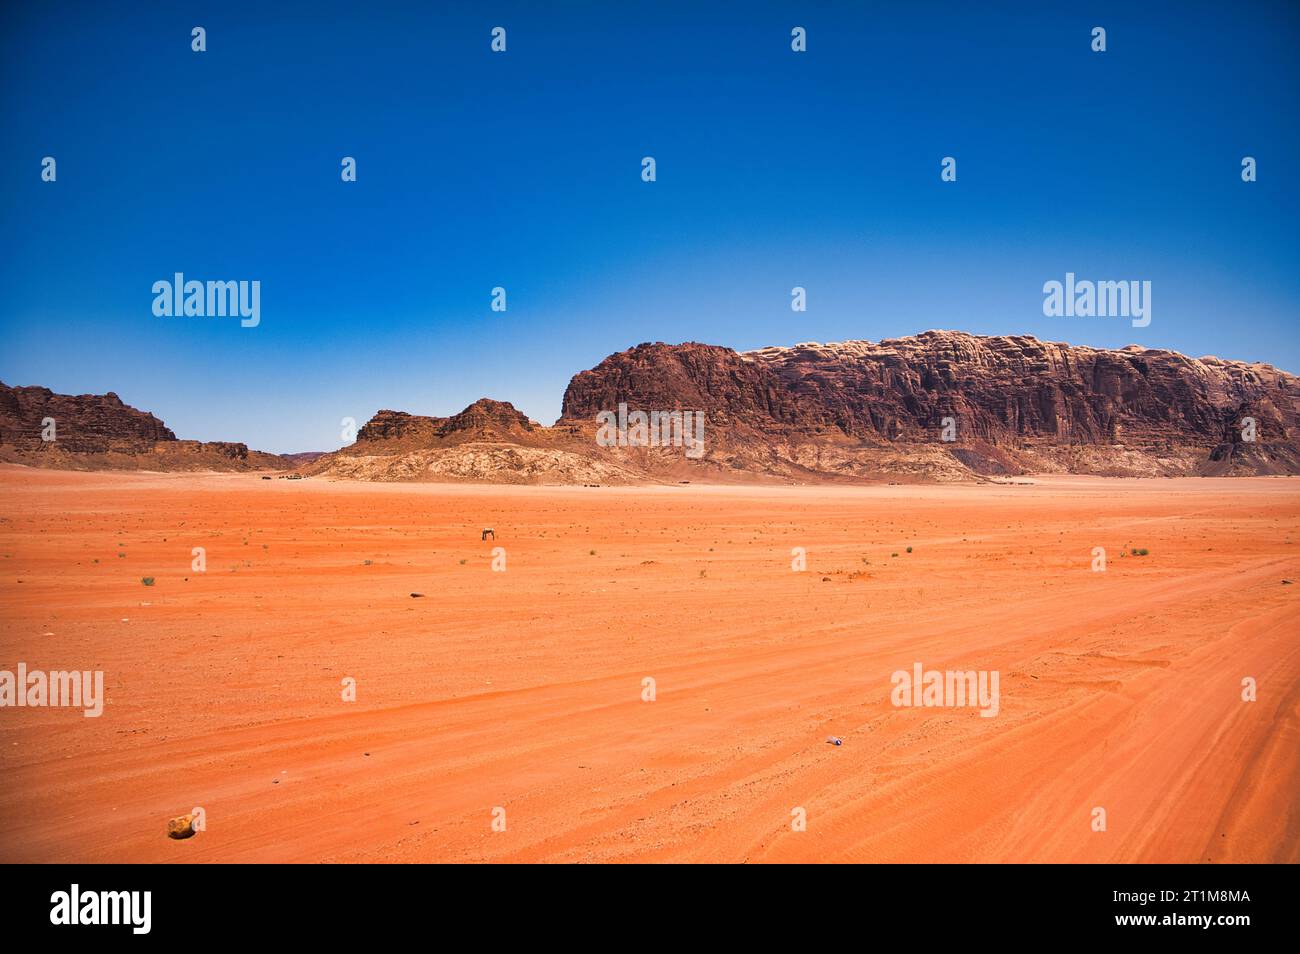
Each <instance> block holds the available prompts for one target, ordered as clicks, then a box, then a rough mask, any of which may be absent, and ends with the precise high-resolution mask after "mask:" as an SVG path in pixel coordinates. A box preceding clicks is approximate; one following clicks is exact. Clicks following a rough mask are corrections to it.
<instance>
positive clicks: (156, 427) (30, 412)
mask: <svg viewBox="0 0 1300 954" xmlns="http://www.w3.org/2000/svg"><path fill="white" fill-rule="evenodd" d="M46 418H52V419H53V420H54V428H55V430H54V433H55V435H56V437H57V439H58V440H59V441H61V442H63V447H64V449H65V450H67V451H69V452H73V453H100V452H103V451H109V450H112V449H114V448H120V449H123V450H125V449H129V448H130V447H133V446H136V447H140V448H142V449H143V448H148V447H151V446H152V445H153V443H154V442H155V441H174V440H176V435H175V434H173V433H172V432H171V431H170V430H168V429H167V428H166V427H165V426H164V425H163V422H162V421H160V420H158V418H156V417H154V416H153V415H152V414H147V413H145V412H144V411H138V410H136V409H135V408H133V407H131V406H129V405H127V404H123V403H122V399H121V398H119V397H118V396H117V395H116V394H114V393H113V392H112V391H110V392H109V393H108V394H80V395H76V396H73V395H71V394H55V393H54V392H53V391H51V390H50V389H49V388H37V387H27V388H12V387H9V386H8V385H6V384H3V383H0V444H11V445H14V446H36V445H40V444H43V443H46V442H44V441H42V439H41V432H42V429H43V428H44V424H43V422H44V420H45V419H46Z"/></svg>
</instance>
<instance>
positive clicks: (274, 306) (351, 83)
mask: <svg viewBox="0 0 1300 954" xmlns="http://www.w3.org/2000/svg"><path fill="white" fill-rule="evenodd" d="M273 6H274V7H275V9H271V8H272V7H273ZM710 6H711V10H706V9H703V7H704V5H703V4H700V3H673V2H662V0H656V2H640V3H622V2H621V3H618V4H596V3H590V4H583V3H569V4H565V3H557V4H538V3H518V4H503V3H495V4H489V3H455V4H444V3H428V2H420V3H409V4H399V3H381V2H376V3H369V4H367V3H339V4H335V3H332V2H319V3H311V4H302V5H288V4H280V5H272V4H269V3H232V2H223V3H186V2H173V0H168V2H153V3H147V2H146V3H116V2H96V3H84V4H83V3H60V2H47V3H41V4H35V3H24V4H16V3H13V4H3V8H2V9H3V12H2V13H0V116H2V117H3V136H0V209H3V218H4V226H5V227H4V228H3V230H2V231H0V291H2V294H0V380H3V381H4V382H5V383H7V384H41V385H45V386H47V387H50V388H53V389H54V390H56V391H61V392H71V393H85V392H97V393H98V392H104V391H108V390H113V391H116V392H117V393H118V394H120V395H121V396H122V398H123V399H124V400H126V401H127V402H128V403H131V404H134V405H136V406H137V407H141V408H144V409H147V410H151V411H153V412H155V413H156V414H158V415H159V416H160V417H162V418H163V419H164V420H165V421H166V422H167V424H168V425H169V426H170V427H171V428H172V429H173V430H175V431H176V432H177V434H178V435H179V436H181V437H185V438H196V439H202V440H218V439H224V440H240V441H246V442H247V443H249V444H250V445H251V446H254V447H258V448H261V449H266V450H272V451H294V450H307V449H315V450H326V449H333V448H335V447H337V446H339V444H340V443H341V441H340V435H339V420H340V418H342V417H344V416H353V417H355V418H356V419H357V420H358V422H364V421H365V420H366V419H367V418H368V417H369V416H370V415H371V414H372V413H373V412H374V411H375V410H377V409H378V408H381V407H390V408H397V409H401V410H407V411H411V412H414V413H425V414H440V415H445V414H450V413H454V412H456V411H458V410H460V409H461V408H462V407H463V406H465V405H466V404H468V403H469V402H471V401H472V400H474V399H475V398H478V397H481V396H490V397H494V398H498V399H501V400H509V401H512V402H513V403H514V404H515V405H516V406H517V407H519V408H520V409H521V410H523V411H524V412H525V413H527V414H529V415H530V416H532V417H534V418H537V419H539V420H541V421H543V422H544V423H550V422H551V421H552V420H554V418H555V417H556V416H558V414H559V409H560V399H561V396H562V394H563V391H564V388H565V385H566V384H567V383H568V380H569V378H570V376H571V375H572V374H573V373H575V372H576V371H579V370H581V369H583V368H587V367H591V366H592V365H594V364H595V363H596V362H598V361H599V360H600V359H601V358H603V357H604V356H605V355H607V354H609V353H611V352H614V351H619V350H622V349H624V348H627V347H630V346H632V345H635V344H637V343H639V342H642V341H658V340H662V341H669V342H679V341H684V340H696V341H704V342H709V343H714V344H722V345H727V346H730V347H734V348H738V349H746V348H755V347H762V346H765V345H770V344H793V343H795V342H800V341H837V340H843V339H848V338H868V339H871V340H879V339H881V338H887V337H897V336H901V335H908V334H914V333H917V332H920V331H924V330H926V329H928V328H952V329H959V330H964V331H970V332H975V333H980V334H1008V333H1023V334H1033V335H1036V336H1037V337H1039V338H1044V339H1049V340H1056V341H1069V342H1072V343H1079V344H1090V345H1095V346H1101V347H1122V346H1124V345H1126V344H1129V343H1133V342H1136V343H1138V344H1141V345H1145V346H1151V347H1166V348H1172V349H1175V350H1179V351H1183V352H1186V353H1188V354H1191V355H1193V356H1200V355H1205V354H1217V355H1220V356H1222V357H1231V358H1240V359H1245V360H1263V361H1267V362H1270V363H1273V364H1276V365H1278V366H1280V367H1283V368H1286V369H1287V370H1290V371H1293V372H1300V333H1298V330H1300V325H1298V321H1300V308H1298V307H1297V302H1298V301H1300V244H1298V243H1300V240H1298V239H1297V234H1298V233H1300V229H1298V228H1297V222H1298V221H1300V215H1298V213H1300V201H1298V200H1300V175H1297V169H1296V162H1297V159H1298V158H1300V135H1298V133H1297V117H1300V5H1298V4H1294V3H1276V4H1269V3H1249V2H1245V3H1243V2H1237V3H1179V4H1163V3H1142V4H1134V3H1129V2H1124V3H1091V4H1058V3H1051V2H1044V0H1032V2H1025V3H997V4H972V3H967V2H960V3H957V2H954V3H937V2H929V3H923V4H909V5H907V6H908V7H911V8H912V9H911V12H905V11H900V10H899V9H898V8H900V7H903V6H904V5H902V4H864V3H826V2H817V3H812V2H805V3H780V4H761V3H760V4H749V3H745V4H741V3H725V4H713V5H710ZM196 25H197V26H204V27H206V28H207V31H208V52H206V53H202V54H198V53H193V52H191V50H190V29H191V27H193V26H196ZM496 25H501V26H504V27H506V29H507V31H508V47H509V48H508V51H507V52H506V53H505V54H500V55H497V54H493V53H492V52H490V50H489V42H490V35H489V34H490V30H491V28H492V27H493V26H496ZM796 25H800V26H804V27H806V28H807V30H808V37H809V39H808V47H809V48H808V52H807V53H804V54H795V53H792V52H791V50H790V45H789V35H790V29H791V27H793V26H796ZM1095 25H1101V26H1104V27H1106V28H1107V31H1108V51H1107V52H1106V53H1105V54H1094V53H1092V52H1091V50H1090V48H1089V44H1090V30H1091V28H1092V27H1093V26H1095ZM46 155H50V156H54V157H55V158H56V159H57V160H58V181H57V182H56V183H53V184H50V183H44V182H42V181H41V179H40V162H41V158H42V157H43V156H46ZM345 155H350V156H355V157H356V159H357V162H358V175H359V181H358V182H356V183H351V184H344V183H342V182H341V181H340V179H339V160H340V158H341V157H343V156H345ZM644 155H653V156H655V157H656V159H657V161H658V181H657V182H655V183H653V184H647V183H644V182H642V181H641V179H640V171H641V167H640V160H641V157H642V156H644ZM948 155H951V156H954V157H956V158H957V161H958V181H957V182H956V183H943V182H941V181H940V179H939V163H940V159H941V158H942V157H943V156H948ZM1245 155H1251V156H1255V157H1256V158H1257V159H1258V162H1259V181H1258V182H1256V183H1253V184H1245V183H1243V182H1242V181H1241V178H1240V163H1241V158H1242V156H1245ZM176 271H183V272H184V273H185V274H186V276H187V277H189V278H197V279H259V280H260V281H261V282H262V321H261V325H260V327H258V328H255V329H244V328H241V327H240V326H239V323H238V320H237V319H198V318H157V317H155V316H154V315H153V313H152V311H151V305H152V301H153V296H152V294H151V292H150V287H151V285H152V284H153V282H155V281H157V280H160V279H170V277H171V275H172V273H173V272H176ZM1066 271H1073V272H1075V273H1077V274H1078V275H1079V276H1080V277H1081V278H1092V279H1146V280H1150V281H1151V282H1152V284H1153V290H1152V322H1151V325H1150V326H1149V327H1147V328H1133V327H1131V326H1130V325H1129V322H1128V321H1127V320H1124V319H1103V318H1046V317H1044V316H1043V313H1042V300H1043V295H1042V285H1043V282H1045V281H1047V280H1050V279H1054V278H1055V279H1062V278H1063V277H1064V274H1065V272H1066ZM495 285H502V286H505V287H506V289H507V290H508V295H509V310H508V311H507V312H505V313H504V314H502V313H494V312H492V311H491V310H490V308H489V303H490V291H491V289H492V287H493V286H495ZM795 285H803V286H805V287H806V288H807V289H808V296H809V305H808V311H807V312H806V313H803V314H797V313H794V312H792V311H791V310H790V289H791V287H793V286H795Z"/></svg>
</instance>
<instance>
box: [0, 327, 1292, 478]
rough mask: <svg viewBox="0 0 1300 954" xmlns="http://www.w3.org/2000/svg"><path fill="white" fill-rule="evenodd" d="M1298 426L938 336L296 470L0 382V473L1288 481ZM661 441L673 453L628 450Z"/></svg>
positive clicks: (337, 457)
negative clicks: (53, 430) (52, 432)
mask: <svg viewBox="0 0 1300 954" xmlns="http://www.w3.org/2000/svg"><path fill="white" fill-rule="evenodd" d="M638 412H644V413H645V414H646V415H647V418H648V419H647V420H641V419H639V418H638ZM650 415H654V417H650ZM50 417H52V418H54V419H55V421H56V424H57V433H58V440H57V441H53V442H46V441H43V440H42V439H41V430H42V426H43V425H42V421H43V420H44V419H46V418H50ZM1298 422H1300V379H1297V378H1296V376H1294V375H1291V374H1288V373H1286V372H1283V371H1279V370H1278V369H1276V368H1274V367H1271V366H1270V365H1266V364H1259V363H1254V364H1251V363H1246V362H1242V361H1227V360H1223V359H1220V358H1214V357H1203V358H1188V357H1185V356H1184V355H1181V354H1178V353H1176V352H1173V351H1165V350H1158V349H1144V348H1139V347H1137V346H1136V345H1130V346H1129V347H1127V348H1123V349H1120V350H1106V349H1098V348H1088V347H1080V346H1072V345H1068V344H1061V343H1056V342H1044V341H1038V340H1037V339H1035V338H1032V337H1030V336H1027V335H1013V336H1003V337H981V336H976V335H969V334H963V333H960V332H952V331H927V332H925V333H923V334H919V335H916V336H913V337H907V338H896V339H889V340H885V341H881V342H877V343H872V342H869V341H845V342H840V343H838V344H817V343H805V344H799V345H795V346H793V347H788V348H777V347H773V348H762V349H759V350H757V351H747V352H737V351H733V350H731V349H729V348H723V347H719V346H716V345H707V344H698V343H694V342H691V343H686V344H679V345H669V344H663V343H657V344H642V345H638V346H636V347H635V348H630V349H628V350H627V351H622V352H619V353H618V354H613V355H610V356H609V357H608V358H606V359H605V360H603V361H601V362H600V363H599V364H598V365H597V366H596V367H594V368H592V369H590V370H587V371H582V372H579V373H578V374H577V375H575V376H574V377H573V379H572V380H571V381H570V383H569V386H568V389H567V390H566V391H565V394H564V403H563V410H562V415H561V418H560V420H559V421H557V422H556V424H555V425H554V426H552V427H544V426H542V425H541V424H538V423H537V422H535V421H532V420H529V419H528V418H527V417H526V416H525V415H523V414H521V413H520V412H519V411H517V410H516V409H515V408H514V407H513V406H512V405H510V404H508V403H505V402H501V401H493V400H489V399H487V398H484V399H482V400H479V401H476V402H474V403H473V404H471V405H470V406H469V407H467V408H465V410H463V411H461V412H460V413H459V414H456V415H453V416H451V417H424V416H419V415H414V414H407V413H404V412H402V411H394V410H382V411H379V412H378V413H376V414H375V415H374V417H372V418H371V419H370V420H369V421H368V422H367V423H366V424H365V426H364V427H362V428H361V430H360V431H359V432H358V434H357V438H356V442H355V443H353V444H351V445H349V446H348V447H344V448H342V449H341V450H339V451H335V452H334V453H330V454H323V455H314V454H300V455H292V456H291V457H276V456H274V455H269V454H259V453H258V452H255V451H249V450H248V448H247V447H245V446H244V445H243V444H198V443H197V442H192V441H178V440H176V438H175V435H174V434H172V432H171V431H169V430H167V428H166V427H164V426H163V423H162V421H160V420H158V419H157V418H156V417H154V416H153V415H151V414H146V413H144V412H142V411H137V410H136V409H134V408H131V407H128V406H127V405H125V404H123V403H122V402H121V401H120V400H119V399H118V398H117V396H116V395H113V394H107V395H82V396H79V397H70V396H67V395H57V394H52V393H51V392H50V391H48V390H45V389H44V388H9V387H5V386H3V385H0V460H20V461H21V462H28V463H39V464H42V465H44V466H78V467H137V468H147V469H163V470H176V469H193V470H198V469H223V470H246V469H254V468H259V467H277V468H286V467H297V468H298V469H299V470H300V471H301V472H302V473H303V474H306V475H309V476H310V475H316V476H326V477H340V478H348V479H363V480H452V481H461V480H463V481H492V482H504V483H559V484H584V483H599V484H611V483H619V484H622V483H636V482H644V481H647V480H652V481H661V482H677V481H687V480H700V481H711V480H712V481H749V480H782V481H824V480H846V481H864V480H941V481H950V480H983V479H989V478H996V477H1001V476H1007V475H1017V474H1026V473H1081V474H1100V475H1114V476H1174V475H1270V474H1300V429H1298V428H1300V423H1298ZM650 434H653V435H655V436H661V437H663V438H665V439H666V440H665V442H663V446H654V445H655V444H656V442H655V441H653V440H652V441H650V442H649V444H650V445H651V446H646V444H647V442H646V441H645V440H644V439H641V440H635V439H634V440H631V441H629V440H627V439H626V438H628V437H629V436H631V437H633V438H636V437H638V436H640V437H641V438H644V437H646V436H649V435H650ZM697 437H698V438H702V440H701V441H700V442H699V443H694V439H695V438H697ZM673 438H675V439H673Z"/></svg>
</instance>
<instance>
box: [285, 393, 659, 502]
mask: <svg viewBox="0 0 1300 954" xmlns="http://www.w3.org/2000/svg"><path fill="white" fill-rule="evenodd" d="M595 449H597V448H595V447H594V445H593V444H592V443H591V442H590V441H585V440H582V437H581V432H580V431H578V430H575V429H572V428H569V427H563V426H556V427H543V426H542V425H541V424H538V423H537V422H536V421H531V420H529V419H528V418H527V417H525V416H524V415H523V414H521V413H519V411H517V410H515V408H514V406H513V405H511V404H509V403H507V402H503V401H493V400H489V399H488V398H482V399H480V400H478V401H475V402H474V403H473V404H471V405H470V406H469V407H467V408H465V410H463V411H461V412H460V413H459V414H456V415H454V416H452V417H422V416H419V415H415V414H406V413H404V412H402V411H389V410H383V411H378V412H377V413H376V414H375V416H374V417H372V418H371V419H370V420H369V421H368V422H366V424H365V426H364V427H362V428H361V430H359V431H358V432H357V439H356V442H355V443H353V444H351V445H349V446H347V447H344V448H342V449H341V450H339V451H337V452H335V453H333V454H327V455H324V456H323V457H321V458H320V459H319V460H318V461H315V462H314V463H312V464H310V465H308V466H306V467H304V468H303V473H305V474H307V475H312V476H317V475H319V476H328V477H337V478H343V479H356V480H382V481H397V480H438V481H451V482H456V481H484V482H491V483H506V484H586V483H605V484H609V483H618V484H627V483H634V482H639V481H643V480H644V479H645V476H646V475H645V474H643V473H642V472H640V471H639V470H635V469H631V468H628V467H625V466H623V465H621V464H620V463H619V462H617V461H612V460H604V459H601V457H600V456H599V455H597V454H595V453H593V450H595Z"/></svg>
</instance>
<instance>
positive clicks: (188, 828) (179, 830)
mask: <svg viewBox="0 0 1300 954" xmlns="http://www.w3.org/2000/svg"><path fill="white" fill-rule="evenodd" d="M195 834H196V832H195V829H194V816H193V815H178V816H176V817H175V818H173V819H172V820H171V821H169V822H168V823H167V837H168V838H176V839H182V838H191V837H193V836H194V835H195Z"/></svg>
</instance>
